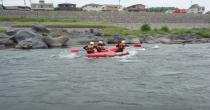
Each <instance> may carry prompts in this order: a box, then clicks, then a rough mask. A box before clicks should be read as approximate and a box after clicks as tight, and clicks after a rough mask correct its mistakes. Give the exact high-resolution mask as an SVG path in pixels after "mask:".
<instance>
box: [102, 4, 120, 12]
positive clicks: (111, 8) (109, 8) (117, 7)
mask: <svg viewBox="0 0 210 110" xmlns="http://www.w3.org/2000/svg"><path fill="white" fill-rule="evenodd" d="M122 10H123V9H122V6H120V5H103V6H102V11H122Z"/></svg>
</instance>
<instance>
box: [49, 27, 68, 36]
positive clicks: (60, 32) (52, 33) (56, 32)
mask: <svg viewBox="0 0 210 110" xmlns="http://www.w3.org/2000/svg"><path fill="white" fill-rule="evenodd" d="M49 36H51V37H60V36H71V33H70V32H68V31H67V30H65V29H54V30H52V31H50V33H49Z"/></svg>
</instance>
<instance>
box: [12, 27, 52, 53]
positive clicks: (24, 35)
mask: <svg viewBox="0 0 210 110" xmlns="http://www.w3.org/2000/svg"><path fill="white" fill-rule="evenodd" d="M13 37H14V39H15V41H16V42H17V43H18V44H19V46H20V48H21V46H23V45H22V44H24V47H23V48H25V45H26V44H29V43H28V42H30V44H32V46H27V48H29V47H31V49H42V48H48V46H47V45H46V43H45V42H43V40H42V36H41V35H39V34H36V33H34V32H32V31H30V30H20V31H18V32H17V33H16V34H15V35H14V36H13ZM26 42H27V43H26Z"/></svg>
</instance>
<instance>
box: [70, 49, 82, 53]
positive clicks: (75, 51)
mask: <svg viewBox="0 0 210 110" xmlns="http://www.w3.org/2000/svg"><path fill="white" fill-rule="evenodd" d="M71 52H72V53H79V52H80V50H77V49H73V50H71Z"/></svg>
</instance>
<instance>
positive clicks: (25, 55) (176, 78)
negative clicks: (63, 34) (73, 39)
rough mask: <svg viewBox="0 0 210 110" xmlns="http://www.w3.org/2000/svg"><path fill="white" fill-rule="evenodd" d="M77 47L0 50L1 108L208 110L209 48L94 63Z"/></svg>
mask: <svg viewBox="0 0 210 110" xmlns="http://www.w3.org/2000/svg"><path fill="white" fill-rule="evenodd" d="M79 48H80V46H78V47H72V48H65V49H46V50H45V49H43V50H25V51H23V50H15V49H9V50H0V109H1V110H210V44H189V45H159V46H157V45H156V46H155V45H144V48H145V49H146V50H139V49H138V50H136V49H134V48H132V47H130V48H129V51H130V53H131V54H130V55H129V56H124V57H114V58H93V59H90V58H85V57H84V56H82V54H80V55H79V54H77V55H75V54H70V52H69V50H71V49H79ZM81 53H82V52H81Z"/></svg>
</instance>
